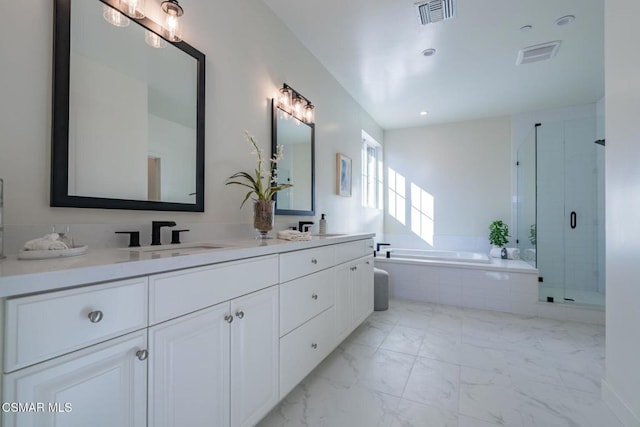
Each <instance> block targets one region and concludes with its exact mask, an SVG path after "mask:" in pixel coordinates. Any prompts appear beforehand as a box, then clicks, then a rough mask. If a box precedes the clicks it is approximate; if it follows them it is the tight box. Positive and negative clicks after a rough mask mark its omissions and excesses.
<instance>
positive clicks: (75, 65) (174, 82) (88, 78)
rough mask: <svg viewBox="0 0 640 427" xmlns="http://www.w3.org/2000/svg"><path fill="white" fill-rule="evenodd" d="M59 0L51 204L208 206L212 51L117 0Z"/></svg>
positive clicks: (198, 209)
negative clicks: (168, 32) (208, 55)
mask: <svg viewBox="0 0 640 427" xmlns="http://www.w3.org/2000/svg"><path fill="white" fill-rule="evenodd" d="M54 2H55V3H54V4H55V7H54V49H53V56H54V58H53V67H54V70H53V121H52V126H53V129H52V156H51V157H52V158H51V163H52V164H51V203H50V204H51V206H62V207H78V208H107V209H136V210H162V211H194V212H203V211H204V104H205V99H204V97H205V89H204V85H205V55H204V54H203V53H202V52H200V51H198V50H197V49H195V48H193V47H192V46H190V45H189V44H187V43H186V42H184V41H180V42H168V41H167V40H165V39H163V38H160V37H158V35H159V34H162V33H163V31H162V27H161V26H160V25H158V24H157V23H155V22H154V21H152V20H150V19H148V18H141V19H133V18H128V17H125V16H124V15H121V14H120V13H119V12H118V11H116V10H114V9H115V8H117V5H118V4H119V2H117V1H116V0H54ZM151 4H153V3H151ZM158 7H159V6H158ZM114 14H115V15H114ZM114 16H116V17H117V19H116V20H114V19H113V17H114Z"/></svg>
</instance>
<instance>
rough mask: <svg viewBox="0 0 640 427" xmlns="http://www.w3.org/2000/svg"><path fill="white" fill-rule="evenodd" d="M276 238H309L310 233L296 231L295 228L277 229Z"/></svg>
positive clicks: (294, 239)
mask: <svg viewBox="0 0 640 427" xmlns="http://www.w3.org/2000/svg"><path fill="white" fill-rule="evenodd" d="M278 239H281V240H293V241H298V240H311V233H309V232H307V231H304V232H302V231H297V230H282V231H278Z"/></svg>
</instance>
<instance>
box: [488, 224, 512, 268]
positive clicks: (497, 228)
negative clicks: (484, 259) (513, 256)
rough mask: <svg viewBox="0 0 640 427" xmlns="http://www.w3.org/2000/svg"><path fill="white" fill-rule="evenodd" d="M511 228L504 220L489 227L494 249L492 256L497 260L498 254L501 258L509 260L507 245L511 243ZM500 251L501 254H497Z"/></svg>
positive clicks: (490, 240) (490, 241) (490, 239)
mask: <svg viewBox="0 0 640 427" xmlns="http://www.w3.org/2000/svg"><path fill="white" fill-rule="evenodd" d="M508 237H510V235H509V226H508V225H507V224H505V223H504V222H503V221H502V220H496V221H493V222H492V223H491V225H489V243H491V244H492V245H493V246H494V248H493V249H491V256H492V257H495V258H497V254H498V253H499V254H500V258H502V259H507V250H506V249H505V247H504V246H505V245H506V244H507V243H509V239H508ZM497 251H499V252H497Z"/></svg>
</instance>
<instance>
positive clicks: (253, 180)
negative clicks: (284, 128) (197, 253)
mask: <svg viewBox="0 0 640 427" xmlns="http://www.w3.org/2000/svg"><path fill="white" fill-rule="evenodd" d="M244 134H245V138H246V139H247V141H249V143H250V144H251V146H252V147H253V151H252V152H251V154H255V155H256V157H257V165H256V168H255V169H254V170H253V173H249V172H236V173H234V174H233V175H231V176H230V177H229V178H227V182H226V183H225V184H226V185H230V184H236V185H241V186H243V187H247V188H249V191H247V194H246V195H245V196H244V199H243V200H242V203H241V204H240V208H241V209H242V207H243V206H244V204H245V203H246V202H247V200H249V198H250V197H252V196H253V201H254V203H253V226H254V228H255V229H256V230H258V232H259V233H260V238H262V239H265V238H267V233H268V232H269V231H270V230H271V229H272V228H273V222H274V200H273V196H274V195H275V194H276V193H277V192H278V191H280V190H284V189H285V188H289V187H292V185H291V184H278V162H279V161H280V160H282V156H283V154H284V147H283V146H282V145H278V147H277V150H276V154H274V155H273V156H272V157H271V158H270V159H269V160H268V166H267V161H266V160H264V159H263V157H262V154H263V151H262V149H261V148H260V147H258V144H257V142H256V140H255V139H254V138H253V136H251V134H249V132H247V131H245V132H244ZM267 168H268V169H267Z"/></svg>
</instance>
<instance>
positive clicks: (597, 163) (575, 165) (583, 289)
mask: <svg viewBox="0 0 640 427" xmlns="http://www.w3.org/2000/svg"><path fill="white" fill-rule="evenodd" d="M596 136H597V132H596V117H595V116H593V117H588V118H583V119H575V120H568V121H562V122H552V123H541V124H539V125H536V127H535V129H534V131H533V132H532V135H530V136H529V137H528V138H527V140H526V141H525V142H523V144H522V145H521V146H520V149H519V150H518V162H519V164H518V174H517V175H518V184H517V185H518V210H517V212H518V215H517V222H518V228H517V233H518V234H517V239H518V246H519V247H520V251H521V255H522V257H523V259H525V260H527V261H529V260H528V259H527V253H528V252H527V251H529V253H531V251H533V254H535V263H532V265H534V266H536V267H537V268H538V270H539V272H540V274H539V275H540V280H541V283H540V288H539V290H540V299H541V300H542V301H553V302H570V303H580V304H591V305H604V302H605V280H604V277H605V276H604V268H605V267H604V149H605V148H604V145H603V144H604V143H603V142H602V141H598V143H594V142H595V141H596V140H597V137H596ZM532 157H533V160H531V159H532ZM531 169H533V170H534V171H535V172H533V173H532V171H531ZM532 182H533V183H532ZM532 194H535V195H532ZM534 201H535V202H534ZM532 205H533V206H532ZM532 212H533V214H532ZM532 215H533V216H532ZM531 218H535V220H532V219H531ZM527 227H528V229H527Z"/></svg>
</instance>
